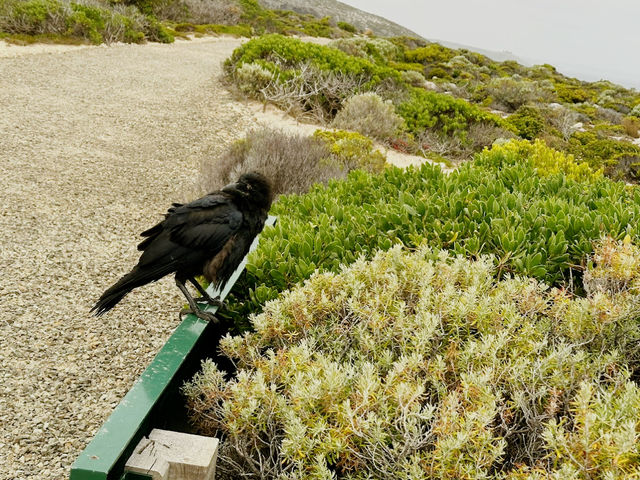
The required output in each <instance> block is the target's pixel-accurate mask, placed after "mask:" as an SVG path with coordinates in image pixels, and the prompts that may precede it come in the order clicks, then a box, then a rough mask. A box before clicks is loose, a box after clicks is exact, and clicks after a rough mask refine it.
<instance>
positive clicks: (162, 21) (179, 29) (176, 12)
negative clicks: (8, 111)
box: [0, 0, 355, 44]
mask: <svg viewBox="0 0 640 480" xmlns="http://www.w3.org/2000/svg"><path fill="white" fill-rule="evenodd" d="M270 32H278V33H282V34H285V35H308V36H317V37H330V38H340V37H342V36H350V35H352V34H353V32H355V28H353V27H352V26H351V25H348V24H345V23H340V24H336V22H335V21H333V20H332V19H330V18H329V17H325V18H316V17H313V16H312V15H302V14H298V13H295V12H291V11H284V10H269V9H265V8H263V7H261V6H260V4H259V3H258V2H257V0H88V1H87V0H82V1H77V2H75V1H73V0H5V1H3V2H1V3H0V38H5V39H7V40H9V41H13V42H16V43H30V42H35V41H39V42H43V41H44V42H63V43H82V42H90V43H95V44H99V43H103V42H105V43H111V42H129V43H139V42H143V41H146V40H148V41H155V42H165V43H166V42H172V41H173V40H174V38H175V37H176V36H185V35H186V34H189V33H192V34H196V35H201V34H228V35H236V36H245V37H250V36H252V35H261V34H263V33H270Z"/></svg>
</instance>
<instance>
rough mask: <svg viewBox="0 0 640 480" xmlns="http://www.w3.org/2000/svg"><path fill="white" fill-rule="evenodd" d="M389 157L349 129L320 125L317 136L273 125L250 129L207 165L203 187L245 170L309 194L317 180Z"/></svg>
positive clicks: (377, 165)
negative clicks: (335, 128) (292, 131)
mask: <svg viewBox="0 0 640 480" xmlns="http://www.w3.org/2000/svg"><path fill="white" fill-rule="evenodd" d="M386 165H387V164H386V157H385V155H384V154H383V153H382V152H381V151H380V150H377V149H376V148H374V145H373V141H372V140H371V139H370V138H368V137H366V136H364V135H361V134H359V133H356V132H347V131H344V130H332V131H327V130H317V131H316V132H315V133H314V134H313V135H312V136H305V135H297V134H294V133H287V132H285V131H282V130H277V129H272V128H260V129H257V130H253V131H251V132H249V133H248V134H247V135H246V136H245V137H244V138H243V139H241V140H238V141H236V142H234V143H233V144H231V146H230V147H229V149H228V150H227V151H226V152H225V153H224V154H223V155H222V156H221V158H218V159H215V160H210V161H208V162H206V163H204V164H203V165H202V169H201V171H202V174H201V188H202V190H203V191H205V192H211V191H213V190H217V189H219V188H221V187H222V186H224V185H226V184H228V183H231V182H232V181H235V179H237V178H238V177H239V176H240V175H241V174H242V173H245V172H250V171H259V172H268V174H269V179H270V181H271V184H272V187H273V190H274V193H275V194H276V195H281V194H283V193H304V192H306V191H308V190H309V188H311V186H312V185H313V184H316V183H321V184H322V183H327V182H328V181H329V180H330V179H335V178H344V177H345V176H346V175H347V173H349V172H350V171H352V170H356V169H361V170H365V171H369V172H380V171H382V170H383V169H384V168H385V166H386Z"/></svg>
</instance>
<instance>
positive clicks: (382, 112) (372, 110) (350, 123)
mask: <svg viewBox="0 0 640 480" xmlns="http://www.w3.org/2000/svg"><path fill="white" fill-rule="evenodd" d="M331 126H332V127H335V128H343V129H346V130H353V131H356V132H360V133H363V134H364V135H367V136H369V137H372V138H375V139H377V140H380V141H382V142H389V141H391V140H392V139H394V138H397V137H398V136H399V135H400V134H401V133H402V131H403V130H404V120H403V118H402V117H401V116H399V115H398V114H397V113H396V111H395V108H394V106H393V104H392V103H391V102H390V101H387V102H385V101H384V100H383V99H382V98H381V97H380V96H379V95H377V94H375V93H372V92H367V93H363V94H360V95H354V96H353V97H350V98H349V99H347V100H346V101H345V102H344V105H343V107H342V109H341V110H340V111H339V112H338V114H337V115H336V117H335V118H334V119H333V121H332V122H331Z"/></svg>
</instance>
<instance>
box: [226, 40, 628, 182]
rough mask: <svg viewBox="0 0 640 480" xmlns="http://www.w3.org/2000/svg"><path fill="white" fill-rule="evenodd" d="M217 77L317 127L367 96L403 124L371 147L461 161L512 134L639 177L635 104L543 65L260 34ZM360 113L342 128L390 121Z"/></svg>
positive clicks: (616, 91)
mask: <svg viewBox="0 0 640 480" xmlns="http://www.w3.org/2000/svg"><path fill="white" fill-rule="evenodd" d="M226 70H227V74H228V76H229V78H231V79H232V81H233V82H234V83H235V84H236V85H237V86H238V88H239V89H240V90H241V91H242V92H243V93H244V94H246V95H249V96H252V97H254V98H258V99H260V100H262V101H265V102H272V103H274V104H276V105H278V106H279V107H281V108H283V109H284V110H287V111H289V112H292V113H294V114H296V115H298V116H311V117H314V118H315V119H316V120H320V121H321V122H326V123H331V122H332V121H333V119H334V118H336V117H338V116H339V115H340V114H341V111H342V110H343V109H345V108H346V107H347V106H348V105H349V101H350V97H351V96H352V95H354V94H355V95H358V94H362V93H365V92H373V93H376V94H378V95H379V96H380V97H381V99H382V100H383V101H387V102H391V103H392V104H393V105H394V106H395V110H396V112H395V113H396V114H397V115H399V116H400V117H402V119H403V120H404V125H402V126H401V128H399V129H397V131H396V132H395V133H394V134H393V135H386V136H385V137H384V138H381V140H382V141H385V142H386V143H388V144H390V145H392V146H393V147H394V148H397V149H399V150H403V151H407V152H411V153H415V154H423V155H426V156H431V157H434V158H442V157H444V158H447V159H449V160H454V161H455V160H462V159H469V158H471V157H472V156H473V154H474V153H477V152H479V151H480V150H482V148H484V147H485V146H488V145H491V144H492V143H493V142H494V141H495V140H496V139H498V138H509V137H511V136H514V135H517V136H519V137H521V138H524V139H529V140H532V139H537V138H539V139H542V140H544V141H545V142H546V143H547V144H548V145H550V146H552V147H554V148H556V149H558V150H563V151H567V152H570V153H572V154H574V155H575V156H576V157H577V158H578V159H579V160H581V161H585V162H588V163H589V164H590V165H591V166H592V167H594V168H596V169H599V168H603V169H604V171H605V173H606V174H607V175H608V176H611V177H613V178H620V179H624V180H626V181H630V182H635V181H637V179H638V175H639V173H640V145H638V144H634V143H633V140H634V139H635V138H638V137H639V136H640V133H639V129H640V117H638V114H639V113H640V95H638V93H637V92H635V91H633V90H627V89H624V88H622V87H619V86H616V85H614V84H611V83H609V82H595V83H586V82H580V81H578V80H576V79H571V78H567V77H565V76H563V75H561V74H559V73H558V72H557V71H556V70H555V69H554V68H553V67H551V66H549V65H542V66H537V67H532V68H526V67H523V66H521V65H519V64H517V63H515V62H501V63H500V62H494V61H492V60H490V59H488V58H487V57H484V56H482V55H479V54H476V53H473V52H468V51H466V50H452V49H447V48H445V47H441V46H440V45H437V44H429V45H426V46H417V45H416V41H411V40H409V39H380V38H363V37H352V38H343V39H338V40H334V41H333V42H331V43H330V44H329V45H328V46H319V45H312V44H308V43H304V42H301V41H299V40H296V39H292V38H285V37H282V36H279V35H269V36H263V37H260V38H256V39H253V40H251V41H250V42H248V43H247V44H245V45H243V46H242V47H240V48H239V49H238V50H236V52H234V54H233V56H232V57H231V58H230V59H229V61H228V62H227V64H226ZM427 78H428V79H429V80H427ZM365 113H367V115H365V116H368V117H370V118H373V119H374V120H369V121H368V123H367V124H366V125H365V124H364V122H363V123H361V124H360V125H357V124H353V123H351V124H350V125H349V127H347V128H352V129H354V130H357V131H366V130H367V129H371V126H372V125H376V124H387V123H389V122H390V121H391V120H392V115H391V114H389V113H388V112H386V113H385V112H383V111H382V109H378V110H377V111H372V110H370V111H368V112H365ZM359 116H362V115H359ZM351 117H354V118H355V117H356V116H354V115H351Z"/></svg>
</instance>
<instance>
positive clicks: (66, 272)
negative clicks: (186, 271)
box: [0, 38, 422, 480]
mask: <svg viewBox="0 0 640 480" xmlns="http://www.w3.org/2000/svg"><path fill="white" fill-rule="evenodd" d="M240 42H241V41H240V40H237V39H230V38H217V39H216V38H206V39H198V40H194V41H191V42H185V41H182V42H176V43H174V44H172V45H161V44H147V45H115V46H111V47H83V48H78V47H67V46H33V47H15V46H8V45H6V44H4V43H3V42H0V112H1V114H0V249H1V250H0V266H1V269H0V273H1V274H2V275H0V479H3V480H4V479H6V480H9V479H11V480H18V479H26V478H38V479H63V478H66V477H68V473H69V467H70V465H71V463H72V462H73V461H74V460H75V458H76V457H77V455H78V454H79V453H80V451H81V450H82V449H83V448H84V447H85V445H86V444H87V443H88V441H89V440H90V439H91V438H92V437H93V435H94V434H95V432H96V430H97V429H98V428H99V427H100V425H101V424H102V423H103V422H104V420H105V419H106V418H107V417H108V415H109V414H110V413H111V411H112V410H113V408H114V407H115V406H116V405H117V403H118V401H119V400H120V399H121V398H122V397H123V396H124V394H125V393H126V392H127V391H128V389H129V388H130V387H131V385H132V384H133V382H134V380H135V379H136V377H137V376H138V375H139V374H140V373H141V372H142V370H144V368H145V367H146V365H148V363H149V362H150V360H151V359H152V358H153V357H154V356H155V354H156V353H157V351H158V350H159V349H160V347H161V346H162V345H163V344H164V342H165V341H166V339H167V338H168V337H169V335H170V334H171V332H172V331H173V330H174V328H175V327H176V326H177V323H178V319H177V314H176V311H177V310H178V308H179V306H181V304H182V303H183V301H182V298H181V296H180V293H179V291H178V289H177V288H176V287H175V285H174V282H173V280H172V279H171V278H165V279H164V280H162V281H160V282H158V283H155V284H153V285H150V286H146V287H144V288H142V289H139V290H136V291H135V292H134V293H132V294H131V295H129V296H128V297H127V298H126V299H125V300H124V301H123V302H122V303H121V304H120V305H118V307H116V309H115V310H113V311H112V312H110V313H109V314H107V315H105V316H104V317H101V318H99V319H96V318H94V317H91V316H89V314H88V311H89V308H90V307H91V306H92V304H93V302H94V301H95V300H96V299H97V297H98V296H99V295H100V293H101V292H102V291H103V290H104V289H105V288H106V287H107V286H109V285H110V284H111V283H113V281H115V280H116V279H117V278H119V276H121V275H122V274H124V273H125V272H126V271H128V269H129V268H130V267H131V266H133V264H134V263H135V262H136V261H137V258H138V252H137V251H136V250H135V245H136V243H137V241H138V237H137V235H138V233H139V232H140V231H142V230H144V229H146V228H147V227H149V226H150V225H152V224H153V223H154V222H155V221H156V220H157V219H159V218H161V214H162V213H163V212H164V211H165V210H166V208H167V207H168V205H169V203H170V202H172V201H180V200H188V199H191V198H194V197H195V196H196V195H197V194H199V193H201V192H199V191H198V189H197V187H196V184H197V172H198V167H199V162H200V161H202V160H203V159H211V158H215V157H216V156H217V155H219V154H220V153H221V152H222V151H223V150H224V149H225V148H226V146H227V145H228V143H229V142H230V141H232V140H233V139H235V138H238V137H240V136H241V135H242V134H243V133H244V132H245V131H247V130H248V129H249V128H253V127H255V126H257V125H258V124H259V123H266V124H268V125H271V126H273V125H280V126H282V127H283V128H285V129H287V130H295V131H298V132H302V133H307V132H309V133H310V132H312V131H313V130H315V128H317V127H316V126H309V125H301V124H299V123H297V122H296V121H295V120H292V119H291V118H290V117H289V118H287V117H284V116H283V115H282V113H281V112H279V111H274V110H273V109H267V111H266V112H263V111H262V108H261V106H260V105H257V104H255V103H240V102H237V101H234V99H233V98H232V96H231V95H230V94H229V92H228V91H227V90H226V89H225V88H224V86H223V85H222V84H221V83H220V81H219V75H220V74H221V62H222V60H224V59H225V58H226V57H227V56H229V54H230V53H231V52H232V51H233V49H234V48H236V47H237V46H238V45H240ZM389 160H390V161H392V162H393V163H396V164H399V165H406V164H409V163H418V162H420V161H422V160H421V159H419V158H417V157H416V158H410V157H407V156H402V155H400V154H396V153H392V154H390V158H389Z"/></svg>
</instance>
